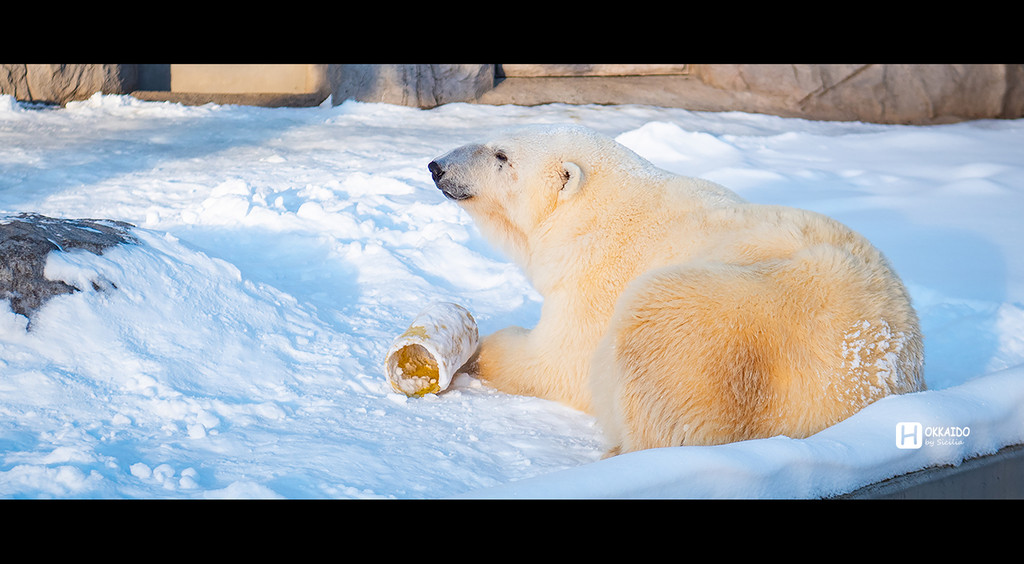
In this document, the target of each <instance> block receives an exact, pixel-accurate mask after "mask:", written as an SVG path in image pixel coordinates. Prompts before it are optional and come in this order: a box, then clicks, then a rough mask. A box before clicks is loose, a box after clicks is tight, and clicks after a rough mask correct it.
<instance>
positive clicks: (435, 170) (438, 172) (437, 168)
mask: <svg viewBox="0 0 1024 564" xmlns="http://www.w3.org/2000/svg"><path fill="white" fill-rule="evenodd" d="M427 170H429V171H430V175H431V176H433V177H434V182H437V181H438V180H441V177H442V176H444V169H442V168H441V165H439V164H437V161H430V164H428V165H427Z"/></svg>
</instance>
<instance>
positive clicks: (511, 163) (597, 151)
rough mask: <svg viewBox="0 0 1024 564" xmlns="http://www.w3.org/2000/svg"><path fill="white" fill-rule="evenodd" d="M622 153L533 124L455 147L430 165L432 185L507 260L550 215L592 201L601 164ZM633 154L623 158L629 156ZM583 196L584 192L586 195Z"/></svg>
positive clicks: (589, 135)
mask: <svg viewBox="0 0 1024 564" xmlns="http://www.w3.org/2000/svg"><path fill="white" fill-rule="evenodd" d="M623 151H626V152H628V150H627V149H625V147H622V146H621V145H619V144H618V143H615V141H614V140H612V139H610V138H607V137H605V136H602V135H600V134H598V133H597V132H594V131H592V130H590V129H586V128H582V127H576V126H533V127H526V128H521V129H518V130H516V131H514V132H511V133H508V134H505V135H502V136H500V137H498V138H495V139H493V140H491V141H488V142H486V143H478V144H470V145H465V146H462V147H459V148H457V149H454V150H452V151H451V152H449V153H447V154H445V155H443V156H441V157H438V158H437V159H435V160H434V161H433V162H431V163H430V164H429V165H428V168H429V170H430V173H431V175H432V176H433V179H434V183H435V184H437V187H438V188H439V189H440V190H441V192H442V193H444V195H445V196H446V197H448V198H450V199H452V200H455V201H457V202H458V203H459V205H461V206H462V207H463V208H464V209H465V210H466V211H467V212H469V214H470V215H471V216H472V217H473V219H474V220H475V221H476V223H477V225H478V226H479V227H480V229H481V231H483V232H484V235H485V236H487V237H488V238H489V239H491V240H492V241H494V242H495V243H498V244H500V245H502V246H503V247H504V248H505V250H506V251H507V252H510V253H511V254H513V256H522V254H523V253H526V252H528V249H527V242H528V240H529V236H530V234H531V233H533V232H534V230H536V229H537V228H538V227H540V226H542V225H543V224H544V223H545V222H547V221H551V220H554V217H555V216H556V215H559V214H562V213H568V212H565V210H566V209H572V208H573V207H574V206H578V205H579V203H578V200H580V199H581V198H582V199H590V198H593V197H594V194H593V193H592V192H593V189H596V188H597V187H598V185H600V184H603V183H600V182H595V179H597V178H599V177H603V176H605V175H606V171H605V169H607V168H608V167H607V163H621V162H622V157H623V154H622V152H623ZM634 157H635V155H632V156H630V157H629V159H633V158H634ZM588 192H589V193H588Z"/></svg>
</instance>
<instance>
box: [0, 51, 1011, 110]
mask: <svg viewBox="0 0 1024 564" xmlns="http://www.w3.org/2000/svg"><path fill="white" fill-rule="evenodd" d="M145 66H147V65H39V64H37V65H13V64H9V65H0V94H11V95H13V96H14V97H15V98H17V99H18V100H23V101H34V102H45V103H55V104H64V103H66V102H68V101H70V100H80V99H85V98H87V97H89V96H91V95H92V94H93V93H95V92H103V93H105V94H128V93H132V92H133V91H134V90H135V89H136V84H137V83H138V76H139V74H138V73H139V68H140V67H145ZM319 66H322V67H324V68H325V69H326V75H327V78H326V81H327V82H328V83H329V89H330V92H331V94H332V100H333V103H334V104H340V103H342V102H343V101H345V100H348V99H354V100H358V101H362V102H383V103H388V104H399V105H405V106H414V107H419V108H432V107H435V106H439V105H442V104H447V103H452V102H474V103H489V104H509V103H516V104H524V105H532V104H543V103H552V102H562V103H578V104H587V103H603V104H653V105H662V106H669V107H681V108H686V109H691V110H703V111H728V110H735V111H745V112H754V113H767V114H774V115H781V116H786V117H802V118H807V119H820V120H839V121H844V120H855V121H866V122H878V123H906V124H928V123H946V122H954V121H961V120H970V119H995V118H1007V119H1017V118H1022V117H1024V65H1021V64H984V65H983V64H974V65H969V64H948V65H947V64H932V65H904V64H863V65H860V64H837V65H827V64H816V65H807V64H805V65H786V64H771V65H765V64H762V65H743V64H711V65H708V64H691V65H615V66H616V67H622V66H626V67H630V68H629V69H628V70H629V72H628V73H625V74H631V76H586V77H578V78H572V77H566V76H565V68H566V67H572V68H573V69H575V68H576V67H586V68H591V67H602V68H603V67H608V66H609V65H509V66H510V67H513V66H519V67H523V66H528V67H530V69H531V72H530V73H528V74H529V75H530V76H529V77H518V76H510V77H504V76H497V80H496V71H498V70H499V67H501V66H500V65H425V64H362V65H353V64H332V65H319ZM545 67H550V68H552V69H554V70H552V71H551V72H552V74H551V75H550V76H547V77H545V76H544V72H545ZM644 67H652V68H654V67H657V69H658V70H657V72H656V73H655V72H652V73H647V74H648V76H643V75H644V74H645V69H644ZM666 69H667V70H666ZM679 69H683V70H682V71H680V70H679ZM570 70H572V69H570ZM647 70H650V69H647ZM605 74H607V73H605ZM620 74H622V73H621V72H620ZM673 74H675V76H673ZM654 75H658V76H654ZM138 94H139V95H140V96H142V95H143V94H146V95H147V96H144V97H143V99H166V100H171V101H178V102H181V103H185V104H191V103H196V104H199V103H206V102H210V101H216V100H220V99H214V98H211V97H210V96H213V95H209V96H206V97H200V98H195V97H193V98H188V97H187V96H186V97H181V96H183V95H179V98H177V99H176V98H174V97H173V96H165V97H163V98H161V97H160V93H153V92H139V93H138ZM169 94H173V93H169ZM154 96H155V97H154ZM235 96H236V97H235V98H231V99H230V100H229V101H223V100H221V102H220V103H251V104H254V105H275V104H279V103H280V101H279V100H278V99H277V98H267V97H266V96H263V97H262V98H261V97H260V96H259V95H257V94H251V95H248V97H246V95H245V94H239V95H235ZM324 96H326V94H324ZM321 99H322V98H317V99H316V100H315V101H308V100H307V101H304V102H299V103H296V102H294V101H292V102H291V103H289V104H286V105H296V104H299V105H301V104H302V103H308V104H310V105H311V104H317V103H319V102H320V100H321Z"/></svg>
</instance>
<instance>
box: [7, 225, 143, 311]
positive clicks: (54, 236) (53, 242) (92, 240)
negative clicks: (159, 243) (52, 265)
mask: <svg viewBox="0 0 1024 564" xmlns="http://www.w3.org/2000/svg"><path fill="white" fill-rule="evenodd" d="M132 227H134V226H133V225H131V224H129V223H123V222H119V221H110V220H101V219H54V218H50V217H45V216H42V215H37V214H20V215H17V216H11V217H7V218H0V299H6V300H10V303H11V310H12V311H14V312H15V313H19V314H21V315H24V316H26V317H30V318H31V315H32V314H33V313H34V312H35V311H36V310H37V309H39V307H41V306H42V305H43V303H44V302H45V301H46V300H48V299H49V298H51V297H53V296H57V295H60V294H70V293H73V292H76V291H79V290H81V288H76V287H74V286H72V285H70V284H67V283H65V282H61V281H59V280H49V279H47V278H46V276H45V275H44V270H45V268H46V257H47V256H48V255H49V254H50V253H51V252H53V251H57V252H64V251H69V250H72V249H84V250H86V251H89V252H90V253H94V254H97V255H99V254H103V251H105V250H106V249H108V248H109V247H112V246H114V245H123V244H135V243H137V242H138V241H137V240H136V239H135V238H134V237H132V235H131V233H130V231H131V228H132ZM94 286H95V287H99V284H98V283H95V282H94Z"/></svg>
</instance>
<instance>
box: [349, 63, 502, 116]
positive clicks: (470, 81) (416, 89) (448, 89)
mask: <svg viewBox="0 0 1024 564" xmlns="http://www.w3.org/2000/svg"><path fill="white" fill-rule="evenodd" d="M329 76H330V82H331V84H332V87H333V101H334V103H335V104H340V103H341V102H344V101H345V100H347V99H355V100H359V101H361V102H383V103H386V104H398V105H402V106H415V107H419V108H432V107H435V106H439V105H441V104H447V103H451V102H471V101H473V100H475V99H477V98H478V97H479V96H480V95H481V94H483V93H484V92H486V91H487V90H490V89H491V88H493V86H494V65H331V69H330V71H329Z"/></svg>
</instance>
